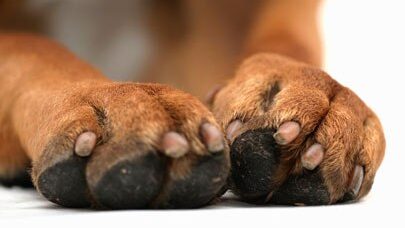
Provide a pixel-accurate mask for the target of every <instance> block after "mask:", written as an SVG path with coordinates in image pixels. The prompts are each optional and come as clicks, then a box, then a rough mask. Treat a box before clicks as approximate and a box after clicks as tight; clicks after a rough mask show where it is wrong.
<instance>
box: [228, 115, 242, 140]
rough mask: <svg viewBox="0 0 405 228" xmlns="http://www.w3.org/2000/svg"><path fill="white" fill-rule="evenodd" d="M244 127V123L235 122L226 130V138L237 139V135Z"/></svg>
mask: <svg viewBox="0 0 405 228" xmlns="http://www.w3.org/2000/svg"><path fill="white" fill-rule="evenodd" d="M241 127H242V121H240V120H234V121H232V122H231V123H230V124H229V125H228V128H227V129H226V138H227V139H229V140H232V139H233V138H234V137H235V133H236V132H237V131H238V130H239V129H240V128H241Z"/></svg>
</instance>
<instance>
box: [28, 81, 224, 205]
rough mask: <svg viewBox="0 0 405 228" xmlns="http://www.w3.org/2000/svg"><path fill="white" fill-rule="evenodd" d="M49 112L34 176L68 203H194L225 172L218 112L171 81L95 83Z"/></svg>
mask: <svg viewBox="0 0 405 228" xmlns="http://www.w3.org/2000/svg"><path fill="white" fill-rule="evenodd" d="M77 94H79V95H77ZM46 118H47V120H48V121H46V122H48V124H47V125H46V127H44V128H43V129H42V131H41V134H39V135H38V137H37V138H44V139H48V140H46V143H44V147H43V148H44V149H43V151H42V152H41V153H40V155H39V156H38V158H34V159H33V160H34V162H33V170H32V178H33V182H34V185H35V186H36V188H37V189H38V191H39V192H40V193H41V194H42V195H43V196H45V197H46V198H47V199H48V200H50V201H52V202H54V203H57V204H60V205H63V206H67V207H88V206H95V207H101V208H112V209H115V208H118V209H120V208H195V207H200V206H203V205H205V204H207V203H209V202H210V201H211V200H213V199H214V198H215V197H216V196H217V195H218V193H219V192H220V190H221V189H222V187H223V186H224V184H225V182H226V179H227V177H228V171H229V167H230V161H229V149H228V146H227V144H226V141H225V138H224V137H223V134H222V130H220V129H221V128H220V127H219V125H218V124H217V123H216V122H215V120H214V117H213V115H212V114H211V113H210V112H209V111H208V110H207V109H206V108H205V107H204V106H203V105H202V104H201V103H200V102H199V101H198V100H197V99H196V98H194V97H192V96H191V95H188V94H185V93H183V92H181V91H178V90H174V89H172V88H169V87H166V86H160V85H154V84H108V85H103V86H94V88H93V87H92V88H91V89H90V90H88V91H81V90H80V91H79V93H76V94H75V95H72V96H69V98H68V99H65V100H64V103H63V107H59V109H58V111H57V112H56V111H54V112H51V113H49V116H48V117H46ZM39 148H41V147H39Z"/></svg>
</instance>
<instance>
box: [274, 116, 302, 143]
mask: <svg viewBox="0 0 405 228" xmlns="http://www.w3.org/2000/svg"><path fill="white" fill-rule="evenodd" d="M300 131H301V127H300V124H299V123H297V122H294V121H288V122H285V123H283V124H281V125H280V127H279V128H278V130H277V132H276V133H274V135H273V138H274V139H275V140H276V142H277V144H279V145H287V144H289V143H290V142H292V141H294V139H295V138H297V136H298V134H299V133H300Z"/></svg>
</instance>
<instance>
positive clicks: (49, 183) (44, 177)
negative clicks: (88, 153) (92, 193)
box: [37, 156, 90, 207]
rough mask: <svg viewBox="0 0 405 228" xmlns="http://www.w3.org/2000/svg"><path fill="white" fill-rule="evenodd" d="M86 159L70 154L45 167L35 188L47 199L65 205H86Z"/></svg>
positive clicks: (87, 202)
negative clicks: (70, 155)
mask: <svg viewBox="0 0 405 228" xmlns="http://www.w3.org/2000/svg"><path fill="white" fill-rule="evenodd" d="M85 167H86V159H84V158H80V157H76V156H72V157H70V158H68V159H66V160H63V161H60V162H58V163H56V164H55V165H53V166H51V167H48V168H46V169H45V170H44V171H43V172H42V173H41V174H40V175H39V178H38V182H37V188H38V190H39V191H40V192H41V194H42V195H43V196H45V197H46V198H47V199H48V200H49V201H51V202H54V203H56V204H59V205H62V206H65V207H88V206H90V202H89V200H88V189H87V183H86V178H85Z"/></svg>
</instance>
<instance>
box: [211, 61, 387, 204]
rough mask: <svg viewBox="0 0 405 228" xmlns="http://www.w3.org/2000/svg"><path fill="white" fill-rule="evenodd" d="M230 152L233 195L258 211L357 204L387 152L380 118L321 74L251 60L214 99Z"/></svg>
mask: <svg viewBox="0 0 405 228" xmlns="http://www.w3.org/2000/svg"><path fill="white" fill-rule="evenodd" d="M213 100H214V101H213V104H212V105H213V112H214V115H215V116H216V118H217V120H218V121H219V122H220V124H221V125H222V127H223V128H224V129H227V130H226V133H227V138H228V140H229V143H230V147H231V162H232V168H231V178H230V179H231V183H230V186H231V189H232V190H233V191H234V192H235V193H236V194H237V195H239V196H240V197H241V198H242V199H244V200H246V201H250V202H255V203H266V202H271V203H275V204H293V205H295V204H296V205H302V204H305V205H314V204H316V205H319V204H331V203H335V202H338V201H348V200H355V199H359V198H360V197H362V196H364V195H365V194H367V193H368V192H369V190H370V188H371V185H372V183H373V179H374V176H375V173H376V171H377V168H378V166H379V165H380V163H381V161H382V158H383V155H384V149H385V141H384V135H383V132H382V127H381V125H380V123H379V120H378V118H377V117H376V116H375V114H374V113H373V112H372V111H371V110H370V109H369V108H368V107H367V106H366V105H365V104H364V103H363V102H362V101H361V100H360V99H359V98H358V97H357V96H356V95H355V94H354V93H353V92H352V91H350V90H349V89H348V88H346V87H343V86H342V85H340V84H339V83H337V82H336V81H334V80H333V79H332V78H331V77H330V76H328V75H327V74H326V73H324V72H323V71H321V70H319V69H317V68H313V67H310V66H307V65H305V64H302V63H298V62H295V61H293V60H291V59H288V58H284V57H281V56H277V55H270V54H259V55H255V56H253V57H251V58H249V59H248V60H246V61H245V62H244V63H243V64H242V66H241V67H240V68H239V70H238V71H237V74H236V77H235V78H234V79H232V80H231V81H230V82H229V83H228V84H227V85H226V86H225V87H224V88H223V89H221V90H220V91H219V92H217V94H216V95H215V98H214V99H213Z"/></svg>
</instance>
